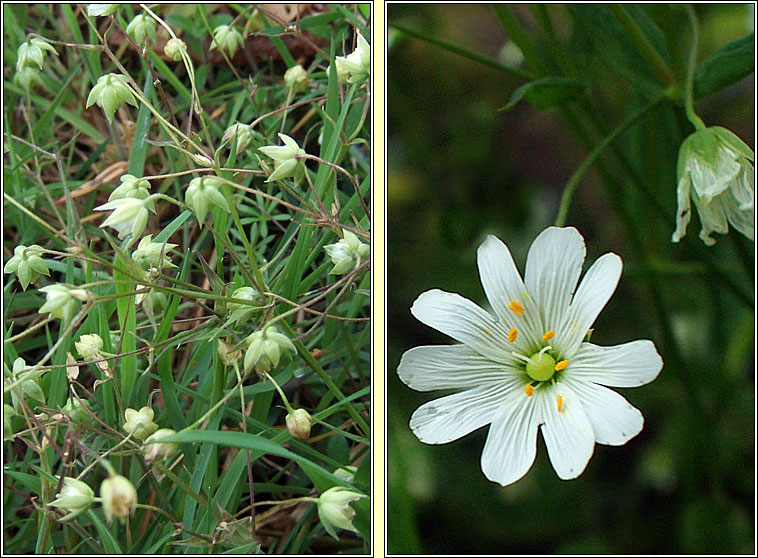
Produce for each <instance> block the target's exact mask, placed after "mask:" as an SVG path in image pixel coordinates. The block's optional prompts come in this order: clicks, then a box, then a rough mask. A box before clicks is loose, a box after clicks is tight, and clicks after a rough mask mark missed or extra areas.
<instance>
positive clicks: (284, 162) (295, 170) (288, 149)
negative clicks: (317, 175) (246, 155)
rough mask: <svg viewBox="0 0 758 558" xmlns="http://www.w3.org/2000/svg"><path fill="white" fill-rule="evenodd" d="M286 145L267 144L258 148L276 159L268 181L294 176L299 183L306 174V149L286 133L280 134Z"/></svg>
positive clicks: (293, 178)
mask: <svg viewBox="0 0 758 558" xmlns="http://www.w3.org/2000/svg"><path fill="white" fill-rule="evenodd" d="M279 138H280V139H281V140H282V142H283V143H284V145H267V146H265V147H259V148H258V149H259V150H260V151H262V152H263V154H264V155H268V156H269V157H271V158H272V159H273V160H274V172H272V173H271V174H270V175H269V177H268V180H266V182H273V181H274V180H281V179H282V178H287V177H288V176H289V177H292V180H293V181H294V182H295V183H296V184H297V183H298V182H300V181H301V180H302V179H303V176H305V159H303V157H304V156H305V154H306V153H305V150H304V149H303V148H302V147H300V146H299V145H298V144H297V142H296V141H295V140H294V139H292V138H291V137H289V136H288V135H286V134H279Z"/></svg>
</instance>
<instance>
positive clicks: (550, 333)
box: [542, 329, 555, 341]
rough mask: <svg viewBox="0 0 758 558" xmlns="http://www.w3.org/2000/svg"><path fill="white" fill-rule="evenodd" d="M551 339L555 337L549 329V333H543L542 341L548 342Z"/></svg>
mask: <svg viewBox="0 0 758 558" xmlns="http://www.w3.org/2000/svg"><path fill="white" fill-rule="evenodd" d="M553 337H555V332H554V331H553V330H552V329H551V330H550V331H546V332H545V335H543V336H542V339H544V340H545V341H550V340H551V339H552V338H553Z"/></svg>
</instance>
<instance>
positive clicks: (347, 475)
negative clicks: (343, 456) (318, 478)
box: [332, 465, 358, 484]
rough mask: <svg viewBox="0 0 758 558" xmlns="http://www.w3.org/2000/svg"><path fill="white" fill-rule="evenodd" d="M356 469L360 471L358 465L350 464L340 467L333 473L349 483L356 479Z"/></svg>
mask: <svg viewBox="0 0 758 558" xmlns="http://www.w3.org/2000/svg"><path fill="white" fill-rule="evenodd" d="M356 471H358V467H353V466H352V465H348V466H347V467H340V468H339V469H337V470H336V471H334V473H332V474H333V475H334V476H335V477H337V478H338V479H340V480H343V481H345V482H346V483H348V484H352V482H353V479H355V473H356Z"/></svg>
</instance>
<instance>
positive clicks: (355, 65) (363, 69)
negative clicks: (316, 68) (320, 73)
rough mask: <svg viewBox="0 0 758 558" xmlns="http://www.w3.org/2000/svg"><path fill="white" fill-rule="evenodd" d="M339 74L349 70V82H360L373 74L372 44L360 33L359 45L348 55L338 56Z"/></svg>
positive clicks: (336, 60)
mask: <svg viewBox="0 0 758 558" xmlns="http://www.w3.org/2000/svg"><path fill="white" fill-rule="evenodd" d="M335 62H336V64H337V74H340V73H344V72H347V74H348V78H347V81H348V83H360V82H362V81H365V80H366V79H368V77H369V75H371V46H370V45H369V44H368V42H367V41H366V39H364V38H363V35H361V34H360V33H358V46H357V47H356V49H355V50H354V51H353V52H352V53H350V54H348V55H347V56H337V58H336V59H335Z"/></svg>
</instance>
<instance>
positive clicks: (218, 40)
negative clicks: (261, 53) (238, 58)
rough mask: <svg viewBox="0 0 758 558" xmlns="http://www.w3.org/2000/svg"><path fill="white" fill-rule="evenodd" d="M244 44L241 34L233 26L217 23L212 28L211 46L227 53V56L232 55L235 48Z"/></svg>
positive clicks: (235, 50)
mask: <svg viewBox="0 0 758 558" xmlns="http://www.w3.org/2000/svg"><path fill="white" fill-rule="evenodd" d="M243 44H245V39H243V38H242V34H241V33H240V32H239V31H237V30H236V29H235V28H233V27H229V26H228V25H219V26H218V27H216V28H215V29H214V30H213V41H211V48H210V50H213V49H214V48H217V49H219V50H223V51H226V52H228V53H229V56H234V53H235V52H237V49H238V48H239V47H241V46H242V45H243Z"/></svg>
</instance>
